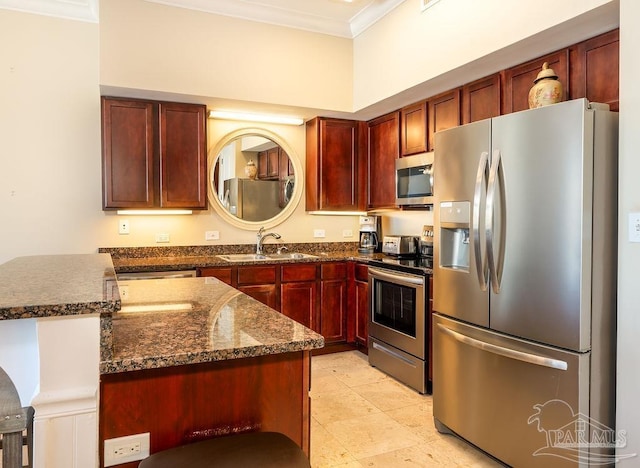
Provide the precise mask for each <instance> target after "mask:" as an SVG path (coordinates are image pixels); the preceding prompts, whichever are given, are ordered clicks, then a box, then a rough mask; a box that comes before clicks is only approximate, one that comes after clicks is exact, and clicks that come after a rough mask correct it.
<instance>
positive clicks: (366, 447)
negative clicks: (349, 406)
mask: <svg viewBox="0 0 640 468" xmlns="http://www.w3.org/2000/svg"><path fill="white" fill-rule="evenodd" d="M324 427H325V429H326V430H327V431H328V432H329V433H330V434H331V435H333V436H334V437H335V438H336V439H338V440H339V441H340V443H341V444H342V445H343V446H344V447H346V448H347V450H349V452H350V453H351V454H352V455H353V456H354V457H355V458H356V459H358V460H359V459H361V458H366V457H370V456H373V455H378V454H381V453H385V452H390V451H393V450H397V449H400V448H406V447H410V446H412V445H416V444H418V443H419V442H420V439H419V438H418V436H416V435H415V434H413V433H412V432H411V431H410V430H409V429H407V428H406V427H404V426H402V425H401V424H399V423H398V422H396V421H395V420H393V418H391V417H389V416H387V415H386V414H384V413H376V414H370V415H368V416H362V417H358V418H353V419H345V420H342V421H335V422H332V423H329V424H324Z"/></svg>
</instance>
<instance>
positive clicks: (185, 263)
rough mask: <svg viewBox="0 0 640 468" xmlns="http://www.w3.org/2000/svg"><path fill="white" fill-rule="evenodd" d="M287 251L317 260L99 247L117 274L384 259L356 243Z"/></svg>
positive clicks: (270, 249) (234, 248)
mask: <svg viewBox="0 0 640 468" xmlns="http://www.w3.org/2000/svg"><path fill="white" fill-rule="evenodd" d="M285 245H286V246H287V248H288V250H287V252H288V253H292V252H298V253H306V254H312V255H315V256H316V257H314V258H304V259H286V260H274V261H264V260H259V261H255V260H254V261H246V262H228V261H226V260H223V259H222V258H220V257H218V255H222V254H237V253H254V252H255V246H254V245H252V244H239V245H216V246H192V247H187V246H185V247H139V248H135V247H123V248H108V247H105V248H100V249H99V251H100V252H105V253H109V254H111V256H112V259H113V265H114V268H115V270H116V272H117V273H136V272H147V271H171V270H189V269H195V268H206V267H232V266H239V265H254V264H266V263H275V264H287V263H305V262H312V263H313V262H335V261H343V260H356V261H363V262H366V261H369V260H371V259H373V258H381V257H384V255H383V254H379V253H378V254H362V253H359V252H358V248H357V247H358V243H357V242H355V243H354V242H335V243H308V244H285ZM275 249H276V246H274V245H273V244H268V245H266V246H265V253H266V254H267V255H268V254H273V253H275Z"/></svg>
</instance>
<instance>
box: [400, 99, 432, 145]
mask: <svg viewBox="0 0 640 468" xmlns="http://www.w3.org/2000/svg"><path fill="white" fill-rule="evenodd" d="M400 145H401V151H400V153H401V155H402V156H409V155H411V154H417V153H424V152H425V151H427V103H426V101H421V102H418V103H416V104H412V105H410V106H407V107H403V108H402V109H401V110H400Z"/></svg>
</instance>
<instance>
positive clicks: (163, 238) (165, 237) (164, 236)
mask: <svg viewBox="0 0 640 468" xmlns="http://www.w3.org/2000/svg"><path fill="white" fill-rule="evenodd" d="M167 242H169V233H168V232H161V233H158V234H156V243H167Z"/></svg>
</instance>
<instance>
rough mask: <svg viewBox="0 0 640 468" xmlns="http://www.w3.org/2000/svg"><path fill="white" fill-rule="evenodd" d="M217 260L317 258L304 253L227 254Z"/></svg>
mask: <svg viewBox="0 0 640 468" xmlns="http://www.w3.org/2000/svg"><path fill="white" fill-rule="evenodd" d="M216 256H217V257H218V258H221V259H222V260H225V261H227V262H255V261H261V262H264V261H269V260H271V261H274V260H300V259H304V258H318V257H317V255H311V254H304V253H297V252H293V253H281V254H268V255H256V254H229V255H216Z"/></svg>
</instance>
